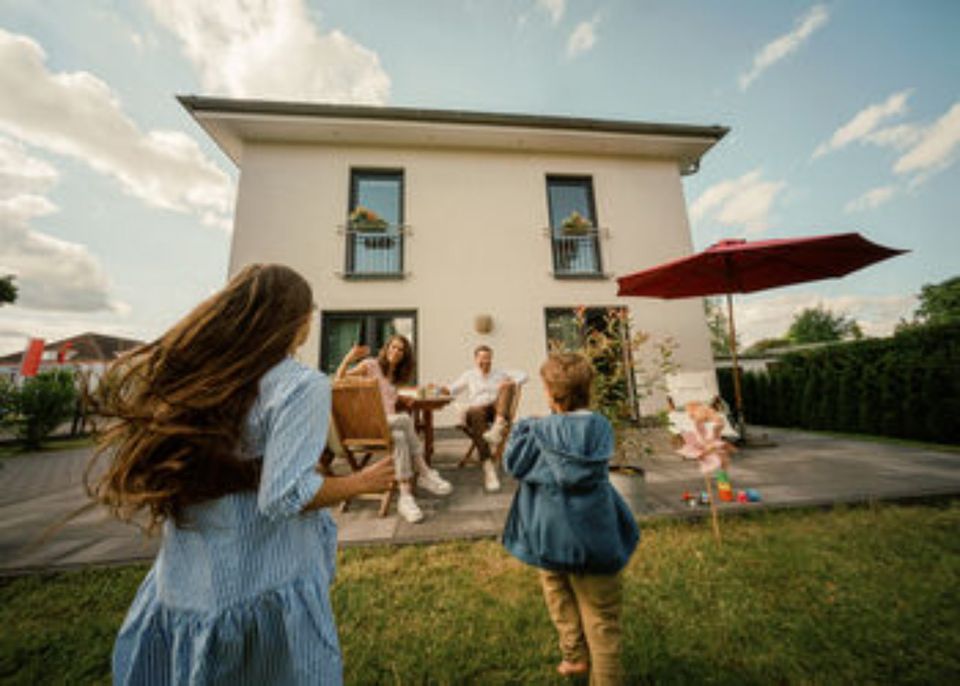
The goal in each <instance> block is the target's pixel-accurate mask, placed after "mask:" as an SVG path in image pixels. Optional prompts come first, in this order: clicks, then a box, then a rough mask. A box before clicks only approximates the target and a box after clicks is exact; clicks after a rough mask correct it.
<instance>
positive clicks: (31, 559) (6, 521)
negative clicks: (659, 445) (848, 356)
mask: <svg viewBox="0 0 960 686" xmlns="http://www.w3.org/2000/svg"><path fill="white" fill-rule="evenodd" d="M769 437H770V439H771V440H772V441H774V442H775V443H776V444H777V445H776V446H774V447H766V448H756V449H746V450H741V451H740V452H738V453H737V454H736V455H735V457H734V461H733V464H732V466H731V469H730V477H731V481H732V483H733V487H734V489H746V488H756V489H758V490H759V491H760V493H761V495H762V497H763V502H762V503H759V504H747V505H741V504H737V503H732V504H726V503H724V504H721V512H723V513H724V514H725V515H728V514H734V513H740V512H750V511H755V510H758V509H765V508H789V507H810V506H817V507H819V506H829V505H832V504H835V503H854V502H865V501H871V500H902V499H910V498H917V497H930V496H953V495H958V494H960V453H956V452H947V451H936V450H928V449H924V448H918V447H912V446H903V445H895V444H888V443H874V442H867V441H859V440H852V439H847V438H833V437H828V436H824V435H819V434H809V433H804V432H798V431H786V430H779V429H777V430H769ZM465 449H466V439H464V438H459V437H456V438H454V437H451V436H447V437H443V436H441V438H440V440H438V442H437V455H436V459H435V466H436V467H437V468H438V469H439V470H440V472H441V473H442V474H443V476H444V477H445V478H447V479H449V480H450V481H451V483H452V484H453V486H454V492H453V494H452V495H450V496H447V497H436V496H432V495H429V494H427V495H423V496H418V502H419V503H420V506H421V509H423V511H424V513H425V515H426V518H425V520H424V521H423V522H421V523H419V524H408V523H407V522H404V521H402V520H400V519H399V518H398V517H397V516H396V514H395V511H396V508H395V506H394V507H393V508H392V509H391V513H390V515H389V516H387V517H385V518H380V517H378V516H377V509H378V504H377V503H374V502H369V501H357V502H355V503H353V504H352V505H351V507H350V509H349V510H348V511H347V512H343V513H340V512H335V513H334V518H335V519H336V520H337V524H338V526H339V539H340V543H341V545H344V546H352V545H382V544H391V543H397V544H405V543H427V542H436V541H445V540H455V539H473V538H478V537H495V536H498V535H499V534H500V532H501V531H502V529H503V523H504V520H505V518H506V515H507V511H508V509H509V506H510V502H511V499H512V496H513V492H514V490H515V488H516V485H515V483H514V482H513V481H512V480H511V479H510V478H509V477H504V478H503V479H502V480H503V484H504V489H503V491H502V492H500V493H496V494H488V493H485V492H484V491H483V487H482V478H481V472H480V469H479V468H478V467H477V466H475V465H474V466H470V467H466V468H463V469H458V468H457V466H456V461H457V460H458V459H459V457H460V456H461V455H463V453H464V451H465ZM89 454H90V451H89V450H83V449H80V450H67V451H62V452H58V453H41V454H35V455H26V456H22V457H12V458H4V459H0V574H12V573H21V572H25V571H34V570H38V569H46V568H63V567H74V566H82V565H88V564H118V563H124V562H129V561H132V560H149V559H151V558H152V557H153V556H154V555H155V554H156V550H157V546H158V540H157V539H156V538H151V539H146V538H144V537H143V536H142V535H141V534H140V533H139V531H138V530H137V529H135V528H134V527H132V526H128V525H124V524H120V523H119V522H116V521H112V520H110V519H108V518H107V517H106V516H105V515H104V514H103V513H101V512H93V511H90V512H86V513H84V514H82V515H81V516H78V517H76V518H74V519H72V520H70V521H69V522H68V523H67V524H65V525H64V526H63V527H62V528H61V529H60V530H59V531H58V532H57V534H56V535H55V536H54V537H53V538H51V539H50V540H49V541H48V542H47V543H45V544H44V545H42V546H39V547H38V546H36V545H32V544H34V543H35V542H36V540H37V538H38V537H39V536H40V535H41V533H42V532H43V531H44V530H45V529H46V528H47V527H49V526H50V525H51V524H53V523H55V522H57V521H59V520H62V519H63V518H64V517H65V516H66V515H67V514H69V513H71V512H73V511H75V510H77V509H78V508H80V507H81V506H82V505H84V504H85V502H86V498H85V495H84V492H83V488H82V475H83V471H84V468H85V466H86V463H87V461H88V459H89ZM643 467H644V469H645V471H646V476H645V479H638V478H636V477H634V478H633V480H632V481H630V482H629V483H628V486H631V490H632V491H633V494H632V495H631V496H630V497H629V498H628V502H629V504H630V506H631V509H632V510H633V512H634V514H636V515H637V517H638V518H640V519H641V520H643V519H650V518H655V517H700V516H706V515H707V514H708V512H709V508H707V507H699V508H697V509H695V510H691V509H690V508H689V507H687V506H686V505H685V504H684V503H683V502H682V501H681V497H680V496H681V494H682V493H683V491H685V490H689V491H695V492H696V491H700V490H701V489H702V488H703V478H702V477H701V476H700V473H699V470H698V469H697V467H696V464H695V463H693V462H690V461H685V460H683V459H681V458H680V457H679V456H677V455H674V454H671V453H665V452H664V453H658V454H655V455H653V456H650V457H647V458H644V460H643Z"/></svg>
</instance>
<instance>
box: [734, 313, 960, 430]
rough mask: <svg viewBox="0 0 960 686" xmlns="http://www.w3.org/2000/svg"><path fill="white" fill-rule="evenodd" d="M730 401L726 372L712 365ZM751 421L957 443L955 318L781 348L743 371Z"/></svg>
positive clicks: (958, 331) (959, 379) (958, 333)
mask: <svg viewBox="0 0 960 686" xmlns="http://www.w3.org/2000/svg"><path fill="white" fill-rule="evenodd" d="M719 378H720V390H721V393H722V394H723V397H724V398H725V399H726V400H727V402H729V403H730V405H731V407H732V406H733V377H732V374H731V371H730V370H729V369H721V370H719ZM742 378H743V402H744V414H745V415H746V420H747V422H749V423H753V424H762V425H767V426H786V427H796V428H802V429H826V430H834V431H847V432H851V433H863V434H873V435H879V436H893V437H897V438H911V439H917V440H923V441H933V442H937V443H950V444H960V324H957V323H952V324H944V325H940V326H927V327H922V328H913V329H910V330H907V331H903V332H901V333H899V334H897V335H895V336H893V337H892V338H882V339H871V340H865V341H858V342H854V343H839V344H836V345H831V346H828V347H824V348H817V349H816V350H811V351H805V352H796V353H790V354H787V355H784V356H783V357H781V358H779V359H778V360H777V361H776V362H774V363H772V364H771V365H770V366H769V368H768V370H767V371H766V372H747V373H745V374H744V375H743V377H742Z"/></svg>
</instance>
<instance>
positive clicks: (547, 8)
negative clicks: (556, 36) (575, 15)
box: [537, 0, 567, 26]
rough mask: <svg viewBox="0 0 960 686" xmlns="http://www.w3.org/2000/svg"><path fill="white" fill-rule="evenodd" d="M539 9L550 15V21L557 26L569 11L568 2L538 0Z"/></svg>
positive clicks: (564, 0) (561, 0) (563, 0)
mask: <svg viewBox="0 0 960 686" xmlns="http://www.w3.org/2000/svg"><path fill="white" fill-rule="evenodd" d="M537 7H539V8H540V9H542V10H543V11H544V12H546V13H547V14H549V15H550V21H551V22H552V23H553V25H554V26H556V25H557V24H559V23H560V20H561V19H563V14H564V12H566V11H567V2H566V0H537Z"/></svg>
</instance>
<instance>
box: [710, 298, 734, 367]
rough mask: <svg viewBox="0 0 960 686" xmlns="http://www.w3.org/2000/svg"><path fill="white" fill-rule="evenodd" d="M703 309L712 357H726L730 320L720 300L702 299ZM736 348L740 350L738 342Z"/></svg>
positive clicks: (728, 350) (728, 349) (728, 352)
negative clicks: (708, 330) (708, 331)
mask: <svg viewBox="0 0 960 686" xmlns="http://www.w3.org/2000/svg"><path fill="white" fill-rule="evenodd" d="M703 311H704V314H706V316H707V328H708V329H710V349H711V350H712V351H713V356H714V357H727V356H730V355H731V354H732V351H731V350H730V322H729V320H728V319H727V314H726V312H724V311H723V305H722V304H721V301H720V300H718V299H715V298H704V299H703ZM737 350H740V347H739V342H738V345H737Z"/></svg>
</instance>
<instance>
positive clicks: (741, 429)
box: [727, 291, 747, 441]
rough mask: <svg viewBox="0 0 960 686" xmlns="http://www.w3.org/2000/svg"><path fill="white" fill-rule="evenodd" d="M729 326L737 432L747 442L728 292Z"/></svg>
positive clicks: (730, 297) (735, 331)
mask: <svg viewBox="0 0 960 686" xmlns="http://www.w3.org/2000/svg"><path fill="white" fill-rule="evenodd" d="M727 324H728V326H729V327H730V355H731V356H732V358H733V395H734V398H735V400H736V404H737V430H738V431H739V432H740V440H741V441H746V440H747V423H746V421H744V418H743V393H742V391H741V390H740V361H739V359H738V358H737V328H736V326H734V323H733V296H732V295H730V292H729V291H727Z"/></svg>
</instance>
